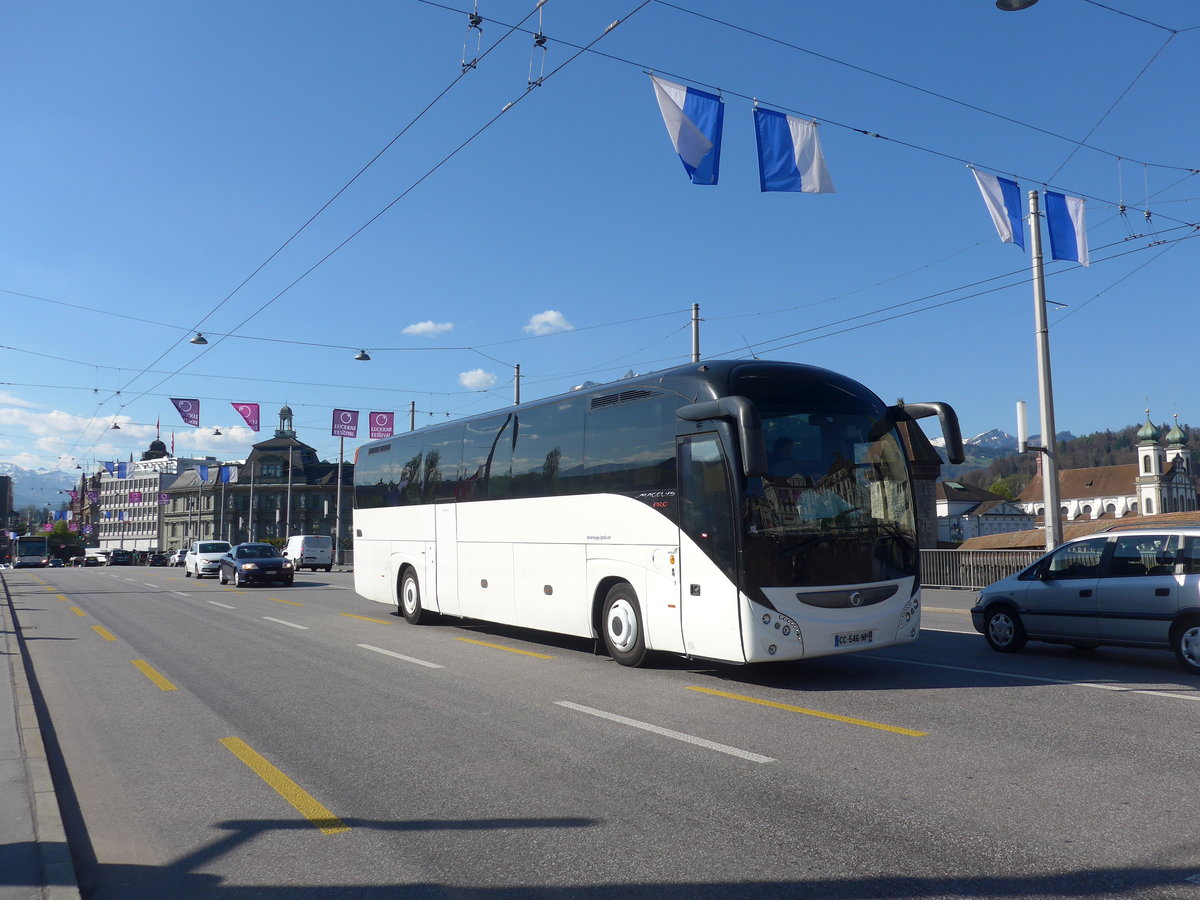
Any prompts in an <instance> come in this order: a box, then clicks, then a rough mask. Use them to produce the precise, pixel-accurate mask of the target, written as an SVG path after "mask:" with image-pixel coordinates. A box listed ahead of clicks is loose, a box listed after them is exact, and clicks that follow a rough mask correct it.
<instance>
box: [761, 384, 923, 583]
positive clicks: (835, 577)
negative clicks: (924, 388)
mask: <svg viewBox="0 0 1200 900" xmlns="http://www.w3.org/2000/svg"><path fill="white" fill-rule="evenodd" d="M880 412H881V411H877V410H874V409H863V408H861V407H860V408H859V409H849V410H847V411H821V412H798V411H795V410H781V409H778V408H776V409H771V408H769V407H768V408H764V409H763V410H762V421H763V434H764V436H765V438H766V444H767V459H768V466H767V474H766V475H765V476H763V477H762V478H750V479H747V484H746V495H745V498H744V502H743V504H742V510H743V523H742V533H743V536H744V538H743V549H744V565H745V574H746V581H747V582H748V583H749V584H755V585H759V586H764V587H765V586H778V587H784V586H787V587H800V586H806V585H818V584H855V583H863V582H869V581H880V580H888V579H895V578H901V577H904V576H909V575H913V574H915V572H916V565H917V540H916V524H915V519H914V515H913V509H912V501H911V496H910V495H911V492H910V489H909V484H908V469H907V466H906V464H905V458H904V451H903V448H902V446H901V445H900V441H899V438H898V436H897V433H896V431H895V429H894V428H892V427H890V426H889V425H888V424H886V423H885V424H884V425H883V427H880V423H881V419H882V417H881V415H880Z"/></svg>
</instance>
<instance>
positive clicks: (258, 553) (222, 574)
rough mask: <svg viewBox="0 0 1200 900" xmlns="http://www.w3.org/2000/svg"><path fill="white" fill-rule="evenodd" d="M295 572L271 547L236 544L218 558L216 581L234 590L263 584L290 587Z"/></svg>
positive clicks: (266, 545)
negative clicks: (269, 583)
mask: <svg viewBox="0 0 1200 900" xmlns="http://www.w3.org/2000/svg"><path fill="white" fill-rule="evenodd" d="M295 577H296V570H295V569H294V568H293V567H292V563H291V561H290V560H288V559H286V558H285V557H284V556H282V555H281V554H280V552H279V551H278V550H276V549H275V548H274V547H272V546H271V545H270V544H238V545H237V546H236V547H233V548H231V549H230V551H229V552H228V553H226V554H225V555H224V556H222V557H221V562H220V571H219V572H218V574H217V580H218V581H220V582H221V584H229V582H231V581H232V582H233V586H234V587H242V586H243V585H246V584H257V583H261V582H266V581H282V582H283V583H284V584H285V585H289V586H290V585H291V583H292V580H293V579H294V578H295Z"/></svg>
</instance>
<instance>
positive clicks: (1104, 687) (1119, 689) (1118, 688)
mask: <svg viewBox="0 0 1200 900" xmlns="http://www.w3.org/2000/svg"><path fill="white" fill-rule="evenodd" d="M864 659H882V660H886V661H887V662H898V663H904V664H905V665H909V666H925V667H926V668H930V669H949V670H950V671H952V672H971V673H973V674H976V675H995V676H996V677H998V678H1016V679H1019V680H1021V681H1037V682H1040V683H1042V684H1065V685H1067V686H1068V687H1082V688H1094V689H1095V690H1098V691H1112V692H1114V693H1117V694H1145V695H1146V696H1148V697H1166V698H1167V699H1168V700H1190V701H1191V702H1193V703H1200V693H1196V694H1172V693H1169V692H1168V691H1149V690H1146V689H1145V688H1131V687H1125V686H1124V685H1119V684H1097V683H1096V682H1094V681H1071V680H1069V679H1066V678H1047V677H1045V676H1044V675H1018V674H1017V673H1015V672H997V671H995V670H994V669H974V668H971V667H970V666H948V665H946V664H945V663H931V662H920V661H918V660H915V659H900V658H898V657H895V656H875V655H866V654H864Z"/></svg>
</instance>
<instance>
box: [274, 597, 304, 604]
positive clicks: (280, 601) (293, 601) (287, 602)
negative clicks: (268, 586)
mask: <svg viewBox="0 0 1200 900" xmlns="http://www.w3.org/2000/svg"><path fill="white" fill-rule="evenodd" d="M271 599H272V600H274V601H275V602H276V603H286V604H287V605H288V606H303V605H304V604H303V603H297V602H296V601H295V600H280V599H279V598H278V597H272V598H271Z"/></svg>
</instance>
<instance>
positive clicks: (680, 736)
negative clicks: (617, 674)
mask: <svg viewBox="0 0 1200 900" xmlns="http://www.w3.org/2000/svg"><path fill="white" fill-rule="evenodd" d="M554 703H555V705H556V706H565V707H566V708H567V709H573V710H575V711H576V712H581V713H587V714H588V715H589V716H596V717H598V718H601V719H608V720H609V721H610V722H618V723H620V724H621V725H629V726H631V727H633V728H640V729H642V730H643V731H649V732H653V733H654V734H658V735H662V736H663V737H669V738H673V739H675V740H677V741H683V742H685V743H688V744H695V745H696V746H697V747H704V748H705V749H707V750H716V751H717V752H718V753H726V754H728V755H729V756H738V757H741V758H742V759H746V760H749V761H750V762H757V763H769V762H775V760H774V759H772V758H771V757H769V756H762V755H760V754H758V753H751V752H750V751H749V750H739V749H738V748H737V747H730V746H729V745H728V744H718V743H715V742H714V741H706V740H705V739H704V738H698V737H694V736H693V735H690V734H684V733H683V732H681V731H672V730H671V729H669V728H661V727H659V726H658V725H651V724H649V723H648V722H639V721H638V720H637V719H627V718H625V717H624V716H618V715H617V714H616V713H610V712H604V711H603V710H600V709H592V708H591V707H590V706H580V705H579V704H578V703H571V702H570V701H568V700H555V701H554Z"/></svg>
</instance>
